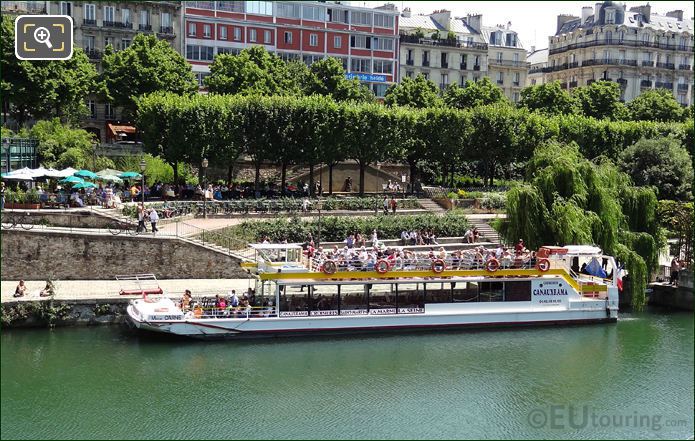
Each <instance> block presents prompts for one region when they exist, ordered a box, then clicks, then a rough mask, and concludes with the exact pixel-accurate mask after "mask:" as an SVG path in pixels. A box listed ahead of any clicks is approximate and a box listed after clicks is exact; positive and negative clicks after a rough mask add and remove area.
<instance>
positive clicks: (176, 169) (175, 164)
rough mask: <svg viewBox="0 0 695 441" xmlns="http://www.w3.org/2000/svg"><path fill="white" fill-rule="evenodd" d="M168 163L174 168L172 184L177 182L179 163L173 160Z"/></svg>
mask: <svg viewBox="0 0 695 441" xmlns="http://www.w3.org/2000/svg"><path fill="white" fill-rule="evenodd" d="M169 165H171V168H172V169H174V185H178V184H179V167H178V165H179V163H178V162H176V161H174V162H170V163H169Z"/></svg>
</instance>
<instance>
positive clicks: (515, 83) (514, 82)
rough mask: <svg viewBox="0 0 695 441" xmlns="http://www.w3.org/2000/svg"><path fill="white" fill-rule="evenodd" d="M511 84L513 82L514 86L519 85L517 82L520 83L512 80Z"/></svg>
mask: <svg viewBox="0 0 695 441" xmlns="http://www.w3.org/2000/svg"><path fill="white" fill-rule="evenodd" d="M512 84H513V85H514V86H517V87H519V84H520V83H519V81H512Z"/></svg>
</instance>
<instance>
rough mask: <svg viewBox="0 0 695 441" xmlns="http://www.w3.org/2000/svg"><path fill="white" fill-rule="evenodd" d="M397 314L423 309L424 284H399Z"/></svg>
mask: <svg viewBox="0 0 695 441" xmlns="http://www.w3.org/2000/svg"><path fill="white" fill-rule="evenodd" d="M396 286H397V287H398V312H399V313H405V312H409V311H413V310H416V309H422V308H424V307H425V284H424V283H399V284H398V285H396Z"/></svg>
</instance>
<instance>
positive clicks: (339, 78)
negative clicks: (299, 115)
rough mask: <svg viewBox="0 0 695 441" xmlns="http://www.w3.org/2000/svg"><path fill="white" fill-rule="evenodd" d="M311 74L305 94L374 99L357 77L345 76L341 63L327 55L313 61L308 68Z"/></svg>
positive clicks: (349, 98)
mask: <svg viewBox="0 0 695 441" xmlns="http://www.w3.org/2000/svg"><path fill="white" fill-rule="evenodd" d="M309 70H310V71H311V75H310V77H309V82H308V85H307V88H306V93H307V95H313V94H317V95H325V96H330V97H332V98H333V99H334V100H336V101H360V102H369V101H374V94H373V93H372V92H371V91H370V90H369V88H368V87H367V86H364V85H362V84H361V83H360V82H359V80H358V79H356V78H355V79H352V80H348V79H346V78H345V70H344V69H343V63H342V62H341V61H340V60H338V59H337V58H333V57H329V58H324V59H323V60H319V61H315V62H314V63H313V64H312V65H311V67H310V68H309Z"/></svg>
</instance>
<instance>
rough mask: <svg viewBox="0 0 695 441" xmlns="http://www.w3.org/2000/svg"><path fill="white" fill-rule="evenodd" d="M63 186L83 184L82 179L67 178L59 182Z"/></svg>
mask: <svg viewBox="0 0 695 441" xmlns="http://www.w3.org/2000/svg"><path fill="white" fill-rule="evenodd" d="M60 182H62V183H63V184H79V183H82V182H84V179H82V178H79V177H77V176H68V177H67V178H63V179H61V180H60Z"/></svg>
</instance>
